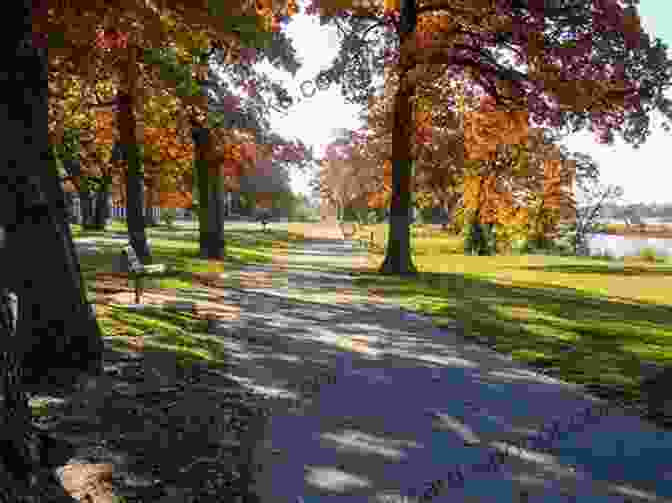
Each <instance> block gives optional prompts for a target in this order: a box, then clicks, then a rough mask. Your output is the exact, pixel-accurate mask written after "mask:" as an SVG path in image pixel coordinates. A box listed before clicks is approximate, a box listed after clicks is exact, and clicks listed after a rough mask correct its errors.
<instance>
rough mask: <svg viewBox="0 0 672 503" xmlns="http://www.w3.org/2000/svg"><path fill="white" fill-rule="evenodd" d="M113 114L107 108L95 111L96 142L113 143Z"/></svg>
mask: <svg viewBox="0 0 672 503" xmlns="http://www.w3.org/2000/svg"><path fill="white" fill-rule="evenodd" d="M114 131H115V114H114V112H111V111H109V110H97V111H96V142H98V143H106V144H110V145H111V144H112V143H114Z"/></svg>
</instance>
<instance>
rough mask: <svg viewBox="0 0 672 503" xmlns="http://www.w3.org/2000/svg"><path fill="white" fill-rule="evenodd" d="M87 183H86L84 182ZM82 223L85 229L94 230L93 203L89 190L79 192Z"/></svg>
mask: <svg viewBox="0 0 672 503" xmlns="http://www.w3.org/2000/svg"><path fill="white" fill-rule="evenodd" d="M82 183H85V182H82ZM79 208H80V212H81V218H80V222H81V225H82V227H83V228H84V229H91V228H93V201H92V197H91V192H89V190H88V189H86V190H81V191H79Z"/></svg>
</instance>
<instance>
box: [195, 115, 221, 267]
mask: <svg viewBox="0 0 672 503" xmlns="http://www.w3.org/2000/svg"><path fill="white" fill-rule="evenodd" d="M192 138H193V140H194V147H195V151H196V152H195V154H196V155H195V161H194V169H195V171H196V179H197V180H198V194H199V196H198V199H199V201H198V202H199V206H198V213H199V224H198V226H199V229H198V231H199V246H200V256H201V257H202V258H206V259H213V260H221V259H223V258H224V255H225V245H226V243H225V240H224V184H223V178H222V176H221V175H220V174H216V173H215V174H213V172H212V171H211V170H210V160H211V159H212V157H213V152H212V147H213V146H212V141H211V138H210V131H209V130H208V129H207V128H202V127H198V126H197V125H194V126H193V130H192Z"/></svg>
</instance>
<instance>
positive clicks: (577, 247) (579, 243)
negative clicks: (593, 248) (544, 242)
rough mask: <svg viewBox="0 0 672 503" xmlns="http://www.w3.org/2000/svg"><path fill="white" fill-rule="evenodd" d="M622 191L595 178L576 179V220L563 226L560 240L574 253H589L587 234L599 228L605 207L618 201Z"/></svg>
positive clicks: (581, 254) (584, 254)
mask: <svg viewBox="0 0 672 503" xmlns="http://www.w3.org/2000/svg"><path fill="white" fill-rule="evenodd" d="M623 193H624V191H623V188H622V187H620V186H618V185H605V184H603V183H600V181H599V180H598V179H596V178H588V179H585V180H581V179H577V194H576V222H574V223H572V224H571V225H565V226H563V228H562V232H561V238H560V241H561V242H562V241H564V243H565V244H566V245H569V247H570V248H571V250H572V252H573V253H574V254H575V255H579V256H587V255H589V254H590V248H589V246H588V237H589V235H590V234H593V233H595V232H598V231H599V230H601V228H602V225H601V223H600V221H601V219H602V218H603V213H604V210H605V207H606V206H607V205H609V204H615V203H616V202H618V200H619V199H621V198H622V197H623Z"/></svg>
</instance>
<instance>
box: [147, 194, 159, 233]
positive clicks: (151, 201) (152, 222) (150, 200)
mask: <svg viewBox="0 0 672 503" xmlns="http://www.w3.org/2000/svg"><path fill="white" fill-rule="evenodd" d="M146 189H147V208H146V210H145V225H146V226H147V227H156V226H157V225H158V222H157V219H156V217H155V216H154V205H155V203H156V200H155V197H154V187H153V186H152V185H147V186H146Z"/></svg>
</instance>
